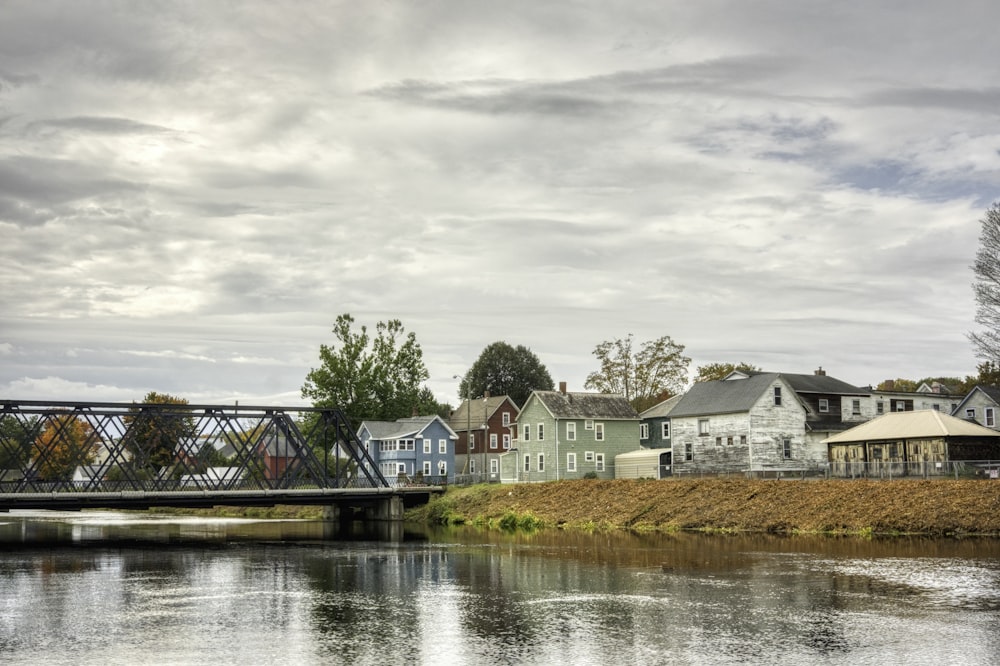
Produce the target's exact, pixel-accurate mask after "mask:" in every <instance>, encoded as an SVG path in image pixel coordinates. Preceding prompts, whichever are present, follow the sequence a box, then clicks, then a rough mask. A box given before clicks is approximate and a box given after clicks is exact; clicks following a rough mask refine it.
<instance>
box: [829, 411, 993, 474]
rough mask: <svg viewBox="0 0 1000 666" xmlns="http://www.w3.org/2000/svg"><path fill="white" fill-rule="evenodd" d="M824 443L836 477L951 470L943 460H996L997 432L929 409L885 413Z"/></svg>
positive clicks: (832, 472) (946, 471)
mask: <svg viewBox="0 0 1000 666" xmlns="http://www.w3.org/2000/svg"><path fill="white" fill-rule="evenodd" d="M826 444H827V447H828V451H829V459H830V473H831V474H832V475H834V476H859V475H865V474H869V475H871V474H874V475H878V476H883V475H892V476H904V475H907V474H910V475H914V474H920V475H926V474H949V473H951V469H950V466H949V465H945V464H944V463H952V462H959V461H988V460H998V459H1000V433H998V432H996V431H994V430H990V429H989V428H984V427H983V426H981V425H979V424H977V423H971V422H969V421H964V420H962V419H959V418H955V417H953V416H948V415H947V414H944V413H942V412H939V411H937V410H933V409H928V410H918V411H912V412H893V413H889V414H884V415H882V416H880V417H878V418H875V419H872V420H871V421H868V422H867V423H863V424H861V425H859V426H856V427H854V428H851V429H850V430H846V431H844V432H842V433H840V434H839V435H835V436H833V437H830V438H828V439H827V440H826Z"/></svg>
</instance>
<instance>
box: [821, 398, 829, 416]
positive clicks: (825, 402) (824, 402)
mask: <svg viewBox="0 0 1000 666" xmlns="http://www.w3.org/2000/svg"><path fill="white" fill-rule="evenodd" d="M829 412H830V400H829V398H820V399H819V413H820V414H827V413H829Z"/></svg>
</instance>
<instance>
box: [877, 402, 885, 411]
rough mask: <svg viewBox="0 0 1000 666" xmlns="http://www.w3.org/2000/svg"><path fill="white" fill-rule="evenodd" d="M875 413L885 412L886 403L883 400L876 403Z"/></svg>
mask: <svg viewBox="0 0 1000 666" xmlns="http://www.w3.org/2000/svg"><path fill="white" fill-rule="evenodd" d="M875 413H876V414H885V403H884V402H882V401H881V400H879V401H878V402H876V403H875Z"/></svg>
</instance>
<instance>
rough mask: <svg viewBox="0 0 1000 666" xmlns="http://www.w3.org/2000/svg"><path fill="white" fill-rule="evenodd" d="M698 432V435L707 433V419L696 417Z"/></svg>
mask: <svg viewBox="0 0 1000 666" xmlns="http://www.w3.org/2000/svg"><path fill="white" fill-rule="evenodd" d="M698 434H699V435H707V434H708V419H698Z"/></svg>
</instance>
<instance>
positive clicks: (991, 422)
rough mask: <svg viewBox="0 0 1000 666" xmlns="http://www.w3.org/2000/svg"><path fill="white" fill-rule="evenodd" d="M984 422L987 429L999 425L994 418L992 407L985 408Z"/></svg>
mask: <svg viewBox="0 0 1000 666" xmlns="http://www.w3.org/2000/svg"><path fill="white" fill-rule="evenodd" d="M983 421H984V422H985V424H986V427H987V428H992V427H993V426H995V425H996V424H997V423H996V419H995V418H994V417H993V408H992V407H984V408H983Z"/></svg>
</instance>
